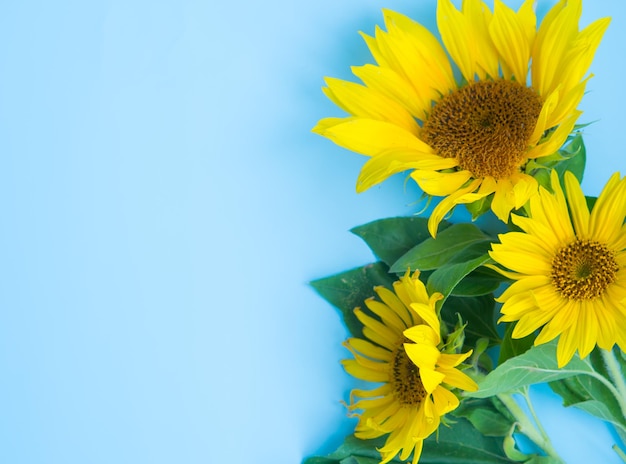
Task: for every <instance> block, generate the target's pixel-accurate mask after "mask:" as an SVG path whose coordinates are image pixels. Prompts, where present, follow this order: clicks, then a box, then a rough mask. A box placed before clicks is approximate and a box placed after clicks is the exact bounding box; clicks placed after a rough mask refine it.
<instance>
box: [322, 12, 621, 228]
mask: <svg viewBox="0 0 626 464" xmlns="http://www.w3.org/2000/svg"><path fill="white" fill-rule="evenodd" d="M532 3H533V0H526V1H525V2H524V3H523V5H522V6H521V7H520V9H519V10H518V11H517V12H515V11H513V10H511V9H510V8H509V7H507V6H506V5H504V4H503V3H502V2H501V1H500V0H495V6H494V11H493V13H492V12H491V11H490V10H489V8H488V7H487V6H486V5H485V4H484V3H483V2H480V1H479V0H464V1H463V5H462V8H461V10H457V9H456V8H455V7H454V6H453V5H452V2H451V0H439V2H438V6H437V25H438V29H439V32H440V35H441V39H442V42H443V46H442V45H441V44H440V42H439V41H438V40H437V39H436V38H435V36H434V35H433V34H432V33H430V32H429V31H428V30H427V29H426V28H425V27H424V26H422V25H420V24H418V23H416V22H414V21H412V20H411V19H409V18H407V17H406V16H403V15H401V14H399V13H396V12H393V11H389V10H383V13H384V19H385V26H386V29H387V30H386V32H385V31H383V30H382V29H380V28H378V27H377V28H376V32H375V36H374V37H371V36H368V35H365V34H363V37H364V39H365V41H366V43H367V45H368V47H369V49H370V51H371V53H372V55H373V57H374V59H375V60H376V62H377V65H372V64H366V65H365V66H360V67H353V68H352V71H353V73H354V74H355V75H356V76H357V77H358V78H359V79H360V80H361V81H362V82H363V85H361V84H357V83H353V82H348V81H343V80H340V79H334V78H327V79H326V80H325V81H326V84H327V87H325V88H324V93H325V94H326V95H327V96H328V98H329V99H330V100H332V101H333V102H334V103H335V104H336V105H338V106H339V107H340V108H342V109H343V110H345V111H346V112H347V113H349V115H350V116H348V117H344V118H326V119H322V120H320V121H319V122H318V124H317V126H316V127H315V128H314V129H313V131H314V132H316V133H318V134H321V135H323V136H325V137H327V138H329V139H330V140H332V141H333V142H335V143H336V144H338V145H340V146H342V147H344V148H347V149H349V150H352V151H355V152H357V153H361V154H364V155H367V156H369V157H370V159H369V160H368V161H367V162H366V163H365V165H364V166H363V168H362V170H361V173H360V175H359V178H358V180H357V191H358V192H361V191H364V190H366V189H368V188H370V187H371V186H373V185H375V184H377V183H379V182H381V181H383V180H385V179H386V178H387V177H389V176H391V175H392V174H396V173H398V172H402V171H407V170H410V171H411V177H412V178H413V179H414V180H415V181H416V182H417V184H418V185H419V186H420V188H421V189H422V190H423V191H424V192H425V193H426V194H428V195H432V196H443V197H445V198H443V199H442V200H441V202H440V203H439V204H438V205H437V207H436V208H435V209H434V211H433V213H432V215H431V217H430V221H429V229H430V232H431V234H432V235H433V236H435V234H436V232H437V226H438V224H439V222H440V221H441V219H442V218H443V217H444V216H445V215H446V214H447V213H448V212H450V211H451V210H452V209H453V208H454V207H455V206H456V205H458V204H470V203H474V206H475V209H476V210H478V209H479V207H478V205H480V204H483V205H485V206H486V208H485V209H488V208H489V206H490V207H491V209H492V210H493V212H494V213H495V214H496V216H497V217H498V218H500V219H501V220H503V221H507V220H508V216H509V214H510V212H511V210H512V209H513V208H520V207H521V206H523V205H524V204H526V202H527V201H528V199H529V198H530V197H531V196H532V195H534V194H536V192H537V188H538V184H537V182H536V180H535V179H534V178H533V177H532V176H531V175H529V172H531V167H530V166H529V163H528V161H529V160H533V161H534V162H533V163H530V164H531V165H532V166H534V167H535V168H536V167H537V164H539V165H542V162H545V161H546V157H547V156H550V155H553V154H554V153H555V152H557V151H558V150H559V149H560V148H561V147H562V145H563V144H564V142H565V141H566V139H567V137H568V135H569V134H570V133H571V132H572V130H573V129H574V125H575V122H576V120H577V118H578V117H579V115H580V114H581V111H578V110H577V106H578V104H579V102H580V101H581V99H582V96H583V93H584V92H585V86H586V84H587V81H588V79H589V78H590V77H591V76H590V75H589V76H587V77H585V76H586V73H587V70H588V69H589V66H590V64H591V61H592V59H593V56H594V54H595V51H596V48H597V47H598V45H599V43H600V40H601V39H602V36H603V34H604V31H605V30H606V28H607V26H608V24H609V22H610V19H609V18H604V19H600V20H598V21H595V22H594V23H592V24H590V25H589V26H588V27H586V28H585V29H583V30H582V31H579V30H578V21H579V18H580V15H581V10H582V5H581V0H561V1H560V2H558V3H557V4H556V5H555V6H554V7H553V8H552V9H551V10H550V11H549V12H548V13H547V14H546V16H545V17H544V19H543V21H542V22H541V25H540V27H539V28H537V27H536V16H535V12H534V11H533V7H532ZM444 46H445V49H444ZM446 51H447V52H448V53H447V54H446ZM448 55H449V57H450V58H451V60H450V59H449V58H448ZM451 61H452V62H453V63H454V65H456V67H457V68H458V71H459V73H458V74H457V75H459V78H458V79H456V78H455V73H454V70H453V65H452V64H451Z"/></svg>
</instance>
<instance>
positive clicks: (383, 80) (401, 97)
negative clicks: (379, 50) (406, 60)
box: [352, 64, 431, 120]
mask: <svg viewBox="0 0 626 464" xmlns="http://www.w3.org/2000/svg"><path fill="white" fill-rule="evenodd" d="M352 73H353V74H354V75H355V76H357V77H358V78H359V79H361V81H362V82H363V83H364V84H365V85H366V86H367V87H369V88H371V89H374V90H376V91H377V92H379V93H380V94H382V95H384V96H386V97H387V98H389V99H391V100H393V101H394V102H396V103H397V104H398V105H401V106H403V107H404V108H406V110H407V111H408V112H409V113H410V114H411V115H413V116H414V117H416V118H418V119H420V120H424V119H425V118H426V110H428V109H430V107H431V102H430V99H428V98H423V97H422V96H421V95H418V93H417V92H416V91H415V89H414V88H413V86H411V85H410V84H409V83H408V82H407V81H406V80H405V79H404V78H403V77H401V76H400V75H398V73H397V72H396V71H394V70H393V69H390V68H384V67H381V66H374V65H373V64H366V65H364V66H353V67H352Z"/></svg>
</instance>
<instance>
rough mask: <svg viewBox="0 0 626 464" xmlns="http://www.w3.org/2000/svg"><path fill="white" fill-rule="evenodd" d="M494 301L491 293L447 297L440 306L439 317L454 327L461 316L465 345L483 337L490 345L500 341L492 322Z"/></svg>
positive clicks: (472, 343)
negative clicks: (467, 296) (463, 323)
mask: <svg viewBox="0 0 626 464" xmlns="http://www.w3.org/2000/svg"><path fill="white" fill-rule="evenodd" d="M494 310H495V301H494V299H493V296H492V295H483V296H478V297H472V298H459V297H453V296H451V297H449V298H448V299H447V300H446V301H445V302H444V304H443V306H442V307H441V319H442V320H443V321H445V322H446V324H447V325H448V326H449V327H454V325H455V324H456V322H457V320H458V317H457V314H459V315H460V316H461V319H463V322H465V323H466V324H467V325H466V327H465V344H466V346H475V345H476V342H477V341H478V340H479V339H481V338H485V339H487V340H488V341H489V344H490V345H494V344H497V343H498V342H499V341H500V337H499V336H498V332H497V330H496V327H495V324H494Z"/></svg>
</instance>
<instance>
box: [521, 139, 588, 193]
mask: <svg viewBox="0 0 626 464" xmlns="http://www.w3.org/2000/svg"><path fill="white" fill-rule="evenodd" d="M568 140H569V142H568V143H567V144H566V145H565V146H564V147H563V148H561V149H560V150H559V151H558V152H556V153H554V154H552V155H549V156H544V157H542V158H538V159H537V160H536V161H535V160H530V161H529V162H528V163H527V165H526V172H527V173H528V174H530V175H532V176H533V177H534V178H535V179H536V180H537V182H539V185H541V186H542V187H544V188H546V189H547V190H549V191H550V192H551V191H552V186H551V182H550V171H551V170H552V169H554V170H556V172H557V173H558V175H559V179H560V180H561V183H562V182H563V175H564V174H565V171H570V172H571V173H572V174H574V176H576V178H577V179H578V182H582V179H583V175H584V172H585V164H586V161H587V150H586V148H585V143H584V141H583V136H582V134H581V133H580V132H576V133H574V134H573V135H571V136H570V137H569V139H568Z"/></svg>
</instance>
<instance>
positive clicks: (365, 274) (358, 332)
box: [311, 262, 396, 337]
mask: <svg viewBox="0 0 626 464" xmlns="http://www.w3.org/2000/svg"><path fill="white" fill-rule="evenodd" d="M395 280H396V279H395V277H394V276H393V275H392V274H389V268H388V267H387V265H385V264H384V263H381V262H377V263H372V264H368V265H366V266H361V267H357V268H354V269H351V270H349V271H345V272H341V273H339V274H335V275H332V276H330V277H324V278H322V279H317V280H314V281H312V282H311V286H312V287H313V288H314V289H315V290H316V291H317V293H319V294H320V296H321V297H322V298H324V299H325V300H326V301H328V302H329V303H330V304H332V305H333V306H335V307H336V308H337V309H338V310H339V312H340V314H341V316H342V319H343V321H344V324H345V325H346V328H347V329H348V331H349V332H350V333H351V334H352V335H353V336H354V337H362V336H363V325H362V324H361V322H360V321H359V320H358V319H357V318H356V316H355V315H354V309H355V308H357V307H360V308H361V309H362V310H363V311H364V312H365V313H369V314H371V313H370V312H369V310H368V309H367V307H365V305H364V301H365V300H366V299H368V298H371V297H373V296H375V294H376V292H375V291H374V287H377V286H379V285H381V286H384V287H387V288H389V289H390V290H393V282H394V281H395Z"/></svg>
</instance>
